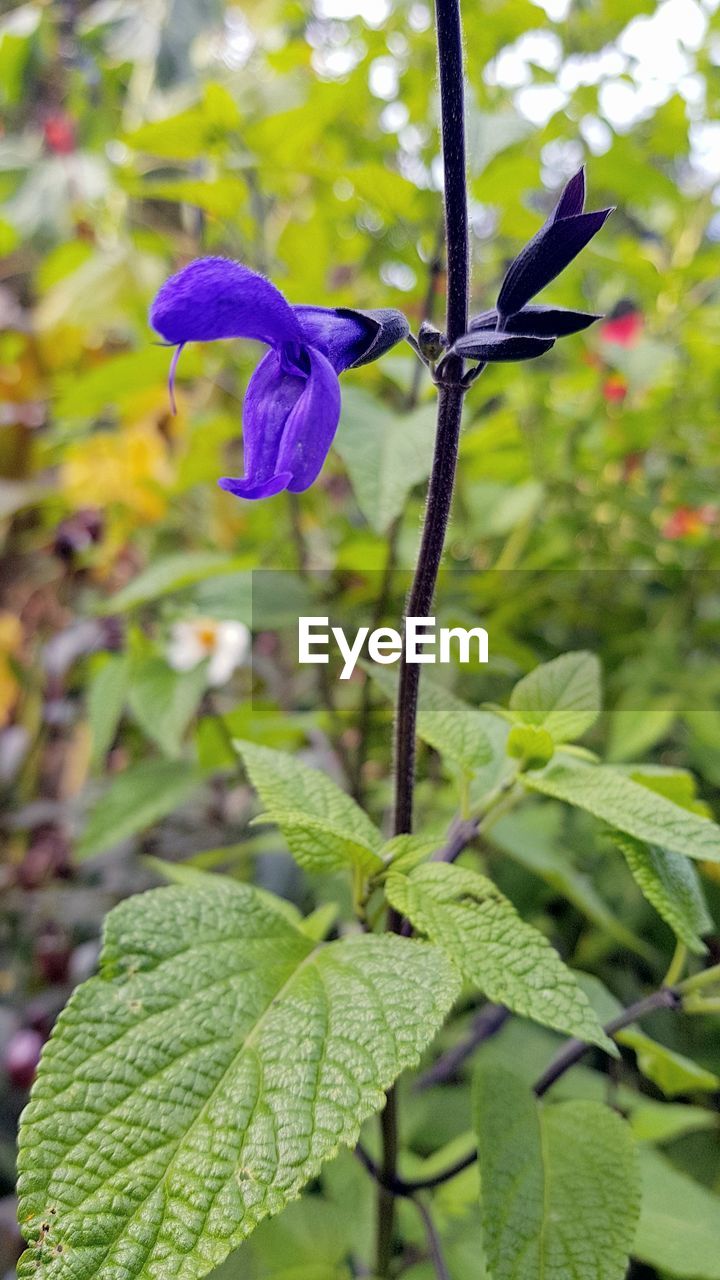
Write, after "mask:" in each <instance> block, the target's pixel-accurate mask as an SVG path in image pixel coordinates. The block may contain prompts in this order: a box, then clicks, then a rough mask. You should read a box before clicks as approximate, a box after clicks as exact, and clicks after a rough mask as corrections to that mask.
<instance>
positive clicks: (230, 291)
mask: <svg viewBox="0 0 720 1280" xmlns="http://www.w3.org/2000/svg"><path fill="white" fill-rule="evenodd" d="M150 323H151V325H152V326H153V328H154V329H155V330H156V331H157V332H158V333H159V334H160V335H161V337H163V338H164V339H165V341H166V342H170V343H183V342H211V341H213V340H214V339H216V338H254V339H256V340H257V341H259V342H267V343H268V344H269V345H270V346H279V345H280V344H281V343H284V342H288V343H290V342H302V337H303V335H302V329H301V327H300V322H299V320H298V319H297V317H296V316H295V315H294V313H293V309H292V307H291V306H290V304H289V303H288V302H287V301H286V300H285V298H284V297H283V295H282V294H281V292H280V290H279V289H276V288H275V285H274V284H271V283H270V281H269V280H266V279H265V277H264V276H260V275H258V274H257V272H255V271H251V270H250V268H249V267H246V266H244V265H243V264H242V263H241V262H231V261H230V259H228V258H198V259H196V261H195V262H191V263H190V264H189V265H188V266H187V267H183V269H182V271H178V272H177V273H176V274H175V275H174V276H171V277H170V279H169V280H166V281H165V284H164V285H163V286H162V288H161V289H160V292H159V293H158V294H157V297H156V298H155V301H154V302H153V304H152V308H151V310H150Z"/></svg>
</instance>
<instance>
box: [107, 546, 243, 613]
mask: <svg viewBox="0 0 720 1280" xmlns="http://www.w3.org/2000/svg"><path fill="white" fill-rule="evenodd" d="M239 568H242V565H241V563H240V562H239V561H238V560H235V559H232V558H231V557H230V556H225V555H222V554H221V553H220V552H218V551H178V552H174V553H173V554H172V555H169V556H165V557H164V558H163V559H160V560H155V561H153V563H152V564H151V565H149V567H148V568H147V569H145V570H144V571H143V572H142V573H139V574H138V576H137V577H136V578H133V580H132V582H129V583H128V585H127V586H126V587H123V588H122V590H121V591H118V592H117V593H116V595H114V596H111V597H110V599H109V600H103V602H102V612H103V614H106V613H128V612H129V611H130V610H131V609H137V608H138V606H139V605H143V604H148V603H149V602H150V601H151V600H157V599H158V597H160V596H166V595H169V594H170V592H171V591H181V590H182V589H183V588H184V587H188V586H191V585H192V583H194V582H201V581H204V580H205V579H206V578H212V577H215V576H217V575H219V574H229V573H232V572H233V571H234V570H236V569H239ZM249 581H250V574H249V573H248V590H249Z"/></svg>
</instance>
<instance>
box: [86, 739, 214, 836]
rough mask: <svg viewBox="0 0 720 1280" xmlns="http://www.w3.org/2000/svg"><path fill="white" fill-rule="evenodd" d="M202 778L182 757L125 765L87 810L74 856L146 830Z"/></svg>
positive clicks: (181, 800)
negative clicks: (89, 809)
mask: <svg viewBox="0 0 720 1280" xmlns="http://www.w3.org/2000/svg"><path fill="white" fill-rule="evenodd" d="M202 780H203V775H202V773H201V772H200V771H199V769H197V768H196V767H195V766H194V765H191V764H187V763H186V762H185V761H181V760H146V761H144V762H143V763H142V764H138V765H134V766H133V767H132V768H131V769H126V771H125V773H121V774H119V776H118V777H117V778H115V779H113V781H112V782H111V783H110V785H109V786H108V787H107V789H106V790H105V792H104V794H103V796H102V797H101V799H100V800H99V801H98V803H97V804H96V805H95V807H94V808H93V809H92V810H91V811H90V814H89V817H88V821H87V825H86V827H85V830H84V832H83V835H82V838H81V840H80V842H79V844H78V845H77V848H76V851H75V852H76V856H77V857H78V858H79V859H83V858H91V857H93V856H94V855H95V854H96V853H104V852H105V850H106V849H111V848H112V847H113V846H114V845H116V844H119V843H120V841H121V840H127V839H129V838H130V836H135V835H138V833H140V832H143V831H146V830H147V828H148V827H151V826H152V825H153V823H155V822H158V821H159V820H160V818H164V817H165V816H166V815H167V814H168V813H171V812H172V810H173V809H176V808H177V807H178V806H179V805H180V804H182V802H183V801H184V800H187V799H188V797H189V796H190V794H191V793H192V792H193V791H194V790H195V788H196V787H198V786H199V785H200V783H201V782H202Z"/></svg>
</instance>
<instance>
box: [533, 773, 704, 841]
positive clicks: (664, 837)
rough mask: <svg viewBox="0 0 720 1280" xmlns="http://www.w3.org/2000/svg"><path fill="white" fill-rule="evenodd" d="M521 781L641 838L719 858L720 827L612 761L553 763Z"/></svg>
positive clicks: (543, 793)
mask: <svg viewBox="0 0 720 1280" xmlns="http://www.w3.org/2000/svg"><path fill="white" fill-rule="evenodd" d="M523 782H524V784H525V786H526V787H530V788H531V789H532V790H533V791H539V792H541V793H542V795H545V796H552V797H553V799H555V800H564V801H565V803H566V804H572V805H575V806H576V807H577V808H578V809H584V810H585V812H586V813H591V814H592V815H593V817H595V818H601V819H602V820H603V821H604V822H608V823H609V824H610V825H611V826H613V827H618V828H619V829H620V830H621V831H624V832H626V833H627V835H631V836H636V837H637V839H638V840H647V841H648V843H649V844H655V845H660V846H661V847H662V848H664V849H671V850H673V851H674V852H675V853H683V854H685V856H686V857H688V858H698V859H700V861H703V862H720V828H719V827H717V826H716V825H715V823H714V822H711V821H710V820H709V819H708V818H701V817H700V816H699V815H698V814H696V813H691V812H689V811H688V810H686V809H681V808H680V807H679V806H678V805H676V804H673V802H672V801H671V800H667V799H666V798H665V796H661V795H656V794H654V793H653V792H651V791H650V790H649V789H648V788H647V787H643V786H640V785H639V783H637V782H633V781H632V779H631V778H628V777H626V775H625V774H623V773H619V772H617V771H616V770H615V769H613V768H611V767H610V766H608V765H599V766H596V767H587V766H583V765H578V766H577V767H574V768H570V767H568V766H567V765H551V766H550V768H549V769H547V770H546V771H545V772H544V773H538V774H525V775H523Z"/></svg>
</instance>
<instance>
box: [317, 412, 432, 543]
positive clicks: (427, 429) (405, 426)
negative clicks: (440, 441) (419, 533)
mask: <svg viewBox="0 0 720 1280" xmlns="http://www.w3.org/2000/svg"><path fill="white" fill-rule="evenodd" d="M435 418H436V413H435V405H434V404H428V405H423V406H422V407H421V408H420V409H416V410H415V411H414V412H413V413H402V414H400V413H393V412H392V410H390V409H388V407H387V406H386V405H384V404H383V403H382V402H381V401H379V400H376V399H375V398H374V397H373V396H371V395H368V393H367V392H366V391H361V390H359V389H358V388H356V387H350V388H349V389H348V390H346V391H344V392H343V407H342V416H341V418H340V426H339V428H338V433H337V436H336V438H335V448H336V449H337V451H338V453H339V454H340V457H341V458H342V460H343V462H344V463H345V466H346V467H347V469H348V473H349V476H350V482H351V484H352V487H353V490H354V492H355V497H356V498H357V501H358V506H359V507H360V510H361V511H362V513H363V515H364V516H365V518H366V520H367V521H368V523H369V524H370V525H371V526H372V528H373V529H374V530H375V532H376V533H385V532H386V530H387V529H388V527H389V526H390V525H391V524H392V522H393V520H394V519H395V517H396V516H399V515H400V512H401V511H402V509H403V507H404V506H405V502H406V499H407V496H408V494H409V493H410V491H411V489H413V488H414V487H415V485H417V484H420V483H421V481H423V480H425V479H427V477H428V475H429V474H430V464H431V461H432V450H433V440H434V438H435Z"/></svg>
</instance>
